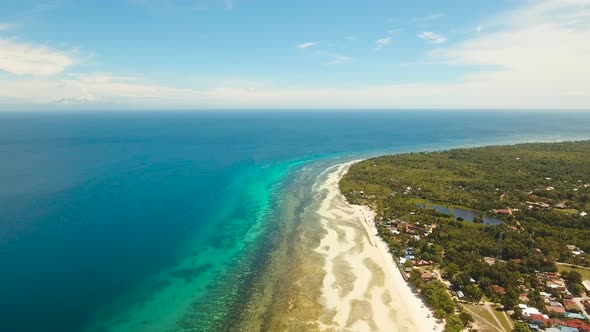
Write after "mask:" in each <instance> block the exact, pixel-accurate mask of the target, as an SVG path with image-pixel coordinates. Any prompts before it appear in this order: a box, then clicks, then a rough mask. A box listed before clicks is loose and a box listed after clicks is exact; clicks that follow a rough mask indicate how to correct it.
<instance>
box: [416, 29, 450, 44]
mask: <svg viewBox="0 0 590 332" xmlns="http://www.w3.org/2000/svg"><path fill="white" fill-rule="evenodd" d="M418 38H420V39H423V40H426V41H429V42H432V43H435V44H443V43H445V42H446V41H447V38H446V37H445V36H443V35H439V34H437V33H434V32H432V31H425V32H422V33H420V34H419V35H418Z"/></svg>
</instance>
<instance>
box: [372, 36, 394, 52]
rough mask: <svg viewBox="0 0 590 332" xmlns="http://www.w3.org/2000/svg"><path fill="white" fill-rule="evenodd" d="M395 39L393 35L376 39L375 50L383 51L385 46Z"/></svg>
mask: <svg viewBox="0 0 590 332" xmlns="http://www.w3.org/2000/svg"><path fill="white" fill-rule="evenodd" d="M392 41H393V39H392V38H391V37H384V38H380V39H377V40H376V41H375V51H381V50H382V49H383V48H385V47H387V46H389V45H391V43H392Z"/></svg>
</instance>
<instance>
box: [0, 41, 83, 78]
mask: <svg viewBox="0 0 590 332" xmlns="http://www.w3.org/2000/svg"><path fill="white" fill-rule="evenodd" d="M74 63H75V61H74V59H73V58H72V57H71V56H70V55H68V54H66V53H64V52H62V51H58V50H54V49H51V48H49V47H46V46H39V45H33V44H28V43H22V42H18V41H15V40H11V39H2V38H0V70H3V71H6V72H9V73H11V74H16V75H41V76H43V75H55V74H58V73H61V72H63V71H64V70H65V69H66V68H67V67H69V66H71V65H73V64H74Z"/></svg>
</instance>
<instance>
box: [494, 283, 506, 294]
mask: <svg viewBox="0 0 590 332" xmlns="http://www.w3.org/2000/svg"><path fill="white" fill-rule="evenodd" d="M491 287H492V290H493V291H494V292H496V293H500V294H506V290H505V289H504V287H502V286H498V285H492V286H491Z"/></svg>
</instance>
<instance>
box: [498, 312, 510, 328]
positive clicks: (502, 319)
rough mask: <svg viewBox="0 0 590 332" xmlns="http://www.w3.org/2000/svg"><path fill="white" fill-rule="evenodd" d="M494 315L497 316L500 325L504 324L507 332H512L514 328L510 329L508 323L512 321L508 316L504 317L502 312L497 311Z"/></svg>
mask: <svg viewBox="0 0 590 332" xmlns="http://www.w3.org/2000/svg"><path fill="white" fill-rule="evenodd" d="M494 314H495V315H496V317H497V318H498V320H499V321H500V323H502V327H503V328H504V330H505V331H512V328H511V327H510V322H508V319H510V318H508V316H506V315H504V313H503V312H502V311H497V310H494Z"/></svg>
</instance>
